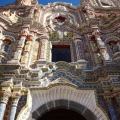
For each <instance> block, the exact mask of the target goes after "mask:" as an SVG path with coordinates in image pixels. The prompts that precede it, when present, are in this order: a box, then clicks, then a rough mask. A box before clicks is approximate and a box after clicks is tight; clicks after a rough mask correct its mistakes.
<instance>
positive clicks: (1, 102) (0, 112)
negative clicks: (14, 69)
mask: <svg viewBox="0 0 120 120" xmlns="http://www.w3.org/2000/svg"><path fill="white" fill-rule="evenodd" d="M10 96H11V94H10V92H9V91H1V92H0V120H3V117H4V114H5V110H6V104H7V102H8V100H9V97H10Z"/></svg>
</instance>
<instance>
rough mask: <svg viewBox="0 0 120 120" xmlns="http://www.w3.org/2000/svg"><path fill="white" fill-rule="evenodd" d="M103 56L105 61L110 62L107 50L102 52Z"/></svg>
mask: <svg viewBox="0 0 120 120" xmlns="http://www.w3.org/2000/svg"><path fill="white" fill-rule="evenodd" d="M102 56H103V59H104V60H109V59H110V56H109V54H108V52H107V50H102Z"/></svg>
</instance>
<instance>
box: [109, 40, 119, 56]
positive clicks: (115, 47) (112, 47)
mask: <svg viewBox="0 0 120 120" xmlns="http://www.w3.org/2000/svg"><path fill="white" fill-rule="evenodd" d="M110 48H111V50H112V52H113V54H115V53H116V52H120V41H118V42H117V44H114V43H111V44H110Z"/></svg>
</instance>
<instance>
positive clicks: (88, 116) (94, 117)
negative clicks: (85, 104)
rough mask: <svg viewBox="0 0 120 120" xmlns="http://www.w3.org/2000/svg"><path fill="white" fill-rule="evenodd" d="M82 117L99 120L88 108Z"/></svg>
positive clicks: (88, 119)
mask: <svg viewBox="0 0 120 120" xmlns="http://www.w3.org/2000/svg"><path fill="white" fill-rule="evenodd" d="M82 115H83V116H85V118H86V119H87V120H97V117H96V116H94V115H93V113H92V112H91V111H90V110H88V109H87V108H86V109H85V111H83V114H82Z"/></svg>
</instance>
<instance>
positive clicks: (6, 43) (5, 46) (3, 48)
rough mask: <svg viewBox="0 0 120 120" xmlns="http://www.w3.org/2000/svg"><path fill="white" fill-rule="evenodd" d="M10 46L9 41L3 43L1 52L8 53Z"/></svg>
mask: <svg viewBox="0 0 120 120" xmlns="http://www.w3.org/2000/svg"><path fill="white" fill-rule="evenodd" d="M9 45H10V43H9V42H7V41H3V44H2V47H1V50H2V51H4V52H7V51H8V49H9Z"/></svg>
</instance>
